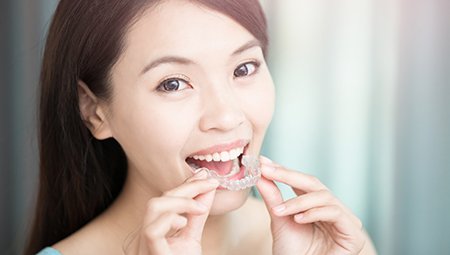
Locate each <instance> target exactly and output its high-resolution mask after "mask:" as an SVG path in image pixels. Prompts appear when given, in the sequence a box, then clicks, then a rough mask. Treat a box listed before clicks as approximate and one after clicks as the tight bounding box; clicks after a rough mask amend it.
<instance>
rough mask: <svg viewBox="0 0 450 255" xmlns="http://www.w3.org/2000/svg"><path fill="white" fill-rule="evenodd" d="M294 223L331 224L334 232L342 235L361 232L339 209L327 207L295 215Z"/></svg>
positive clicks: (333, 206)
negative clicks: (334, 229)
mask: <svg viewBox="0 0 450 255" xmlns="http://www.w3.org/2000/svg"><path fill="white" fill-rule="evenodd" d="M294 221H295V222H297V223H299V224H307V223H314V222H324V223H331V224H332V225H333V226H334V227H335V228H336V230H337V231H338V232H339V233H341V234H343V235H353V234H355V233H356V232H357V231H361V229H359V228H358V227H357V226H355V224H354V223H353V221H352V220H351V219H350V217H348V215H347V214H346V213H345V212H344V211H343V210H342V208H341V207H339V206H336V205H329V206H323V207H315V208H312V209H310V210H307V211H305V212H302V213H299V214H296V215H295V216H294Z"/></svg>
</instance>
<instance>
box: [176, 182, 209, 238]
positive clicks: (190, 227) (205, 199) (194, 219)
mask: <svg viewBox="0 0 450 255" xmlns="http://www.w3.org/2000/svg"><path fill="white" fill-rule="evenodd" d="M215 194H216V190H215V189H214V190H211V191H209V192H207V193H204V194H200V195H198V196H197V197H196V198H195V200H196V201H197V202H198V203H201V204H203V205H205V207H206V208H207V210H206V211H205V212H203V213H201V214H197V215H193V214H191V215H188V216H187V218H188V223H187V226H186V228H184V229H183V231H182V233H181V235H184V236H187V237H190V238H193V239H194V240H197V241H198V242H201V238H202V234H203V229H204V227H205V223H206V220H207V219H208V216H209V212H210V210H211V207H212V204H213V202H214V197H215Z"/></svg>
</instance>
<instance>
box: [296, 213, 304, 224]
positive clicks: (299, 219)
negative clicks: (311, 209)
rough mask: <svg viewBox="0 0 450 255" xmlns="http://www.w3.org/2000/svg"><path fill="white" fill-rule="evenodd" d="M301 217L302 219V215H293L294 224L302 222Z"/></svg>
mask: <svg viewBox="0 0 450 255" xmlns="http://www.w3.org/2000/svg"><path fill="white" fill-rule="evenodd" d="M303 217H304V215H303V213H299V214H296V215H294V220H295V221H296V222H300V221H302V219H303Z"/></svg>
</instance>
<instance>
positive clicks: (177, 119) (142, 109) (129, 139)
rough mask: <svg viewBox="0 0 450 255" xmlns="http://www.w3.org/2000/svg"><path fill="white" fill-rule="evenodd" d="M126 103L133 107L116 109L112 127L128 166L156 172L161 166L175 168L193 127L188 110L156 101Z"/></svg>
mask: <svg viewBox="0 0 450 255" xmlns="http://www.w3.org/2000/svg"><path fill="white" fill-rule="evenodd" d="M129 102H133V103H128V104H127V106H126V107H116V112H114V114H113V115H114V119H113V122H112V126H113V127H114V128H113V129H114V130H113V133H114V137H115V138H116V139H117V140H118V142H119V143H120V144H121V145H122V147H123V149H124V150H125V152H126V154H127V157H128V160H129V161H131V162H130V163H132V164H133V165H135V166H136V167H137V168H139V169H142V170H145V169H149V168H152V169H154V168H157V169H159V168H160V166H161V162H165V163H164V165H165V166H168V165H171V164H173V167H175V166H176V164H177V163H178V162H177V157H178V155H180V151H181V149H182V148H183V146H184V143H185V142H186V140H187V138H188V136H189V134H190V126H192V123H190V121H191V120H190V119H189V118H188V116H190V115H191V113H187V111H189V109H185V108H183V107H177V105H176V104H164V103H162V102H160V101H158V100H157V99H155V98H145V99H141V98H138V99H136V98H135V99H134V100H130V101H129ZM127 108H128V110H126V109H127ZM181 124H182V125H181Z"/></svg>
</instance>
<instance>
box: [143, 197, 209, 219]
mask: <svg viewBox="0 0 450 255" xmlns="http://www.w3.org/2000/svg"><path fill="white" fill-rule="evenodd" d="M207 210H208V208H207V207H206V206H205V205H203V204H202V203H200V202H198V201H195V200H194V199H192V198H184V197H155V198H152V199H150V200H149V201H148V203H147V213H146V221H147V222H152V221H154V220H155V219H156V218H158V217H159V216H160V215H161V214H164V213H167V212H171V213H176V214H183V213H189V214H201V213H204V212H206V211H207Z"/></svg>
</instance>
